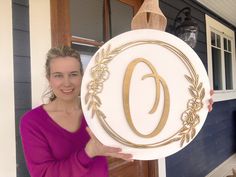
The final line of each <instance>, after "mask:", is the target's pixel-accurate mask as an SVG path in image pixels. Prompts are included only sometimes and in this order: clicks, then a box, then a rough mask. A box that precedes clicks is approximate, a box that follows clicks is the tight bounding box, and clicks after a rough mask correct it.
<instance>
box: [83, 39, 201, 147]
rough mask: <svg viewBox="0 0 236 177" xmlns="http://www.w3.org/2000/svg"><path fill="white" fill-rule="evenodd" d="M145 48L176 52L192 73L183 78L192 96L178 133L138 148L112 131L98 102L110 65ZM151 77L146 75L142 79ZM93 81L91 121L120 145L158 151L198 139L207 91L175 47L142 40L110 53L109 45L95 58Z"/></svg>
mask: <svg viewBox="0 0 236 177" xmlns="http://www.w3.org/2000/svg"><path fill="white" fill-rule="evenodd" d="M146 44H149V45H150V44H153V45H159V46H162V47H164V48H166V49H168V50H169V51H171V52H173V53H174V54H175V55H176V56H177V57H178V58H179V59H180V60H181V61H182V62H183V63H184V65H185V66H186V67H187V69H188V72H189V74H185V76H184V77H185V78H186V79H187V81H188V82H189V83H190V85H189V88H188V91H189V93H190V96H191V98H190V99H189V100H188V102H187V105H186V106H187V109H186V110H185V111H184V112H183V113H182V115H181V117H180V119H181V121H182V127H181V128H180V129H179V130H178V131H177V132H175V133H174V134H173V135H171V136H170V137H168V138H166V139H164V140H161V141H158V142H155V143H150V144H137V143H134V142H131V141H129V140H127V139H125V138H123V137H121V136H120V135H119V134H118V133H116V132H115V131H114V130H113V129H112V127H110V125H109V124H108V123H107V121H106V115H105V114H104V113H103V112H102V111H101V110H100V106H101V105H102V101H101V99H100V98H99V96H98V94H99V93H101V92H102V90H103V83H104V82H105V81H106V80H107V79H109V75H110V73H109V68H108V64H109V62H111V61H112V59H114V57H116V56H117V55H119V54H120V53H122V52H123V51H125V50H127V49H129V48H131V47H135V46H139V45H146ZM150 66H151V65H150ZM150 76H151V75H150ZM150 76H149V75H146V76H144V77H143V78H146V77H150ZM91 77H92V80H91V81H90V82H89V83H88V85H87V94H86V96H85V104H86V105H87V106H88V107H87V108H88V110H91V111H92V117H94V115H96V117H97V118H98V120H99V122H100V124H101V126H102V127H103V129H104V130H105V131H106V132H107V133H108V134H109V135H110V136H111V137H112V138H113V139H114V140H116V141H117V142H119V143H121V144H123V145H126V146H128V147H133V148H156V147H161V146H165V145H168V144H170V143H174V142H180V147H182V146H183V145H184V143H185V142H186V143H188V142H189V141H190V140H191V139H193V138H194V136H195V135H196V126H197V125H198V124H199V123H200V117H199V115H198V111H200V110H201V109H202V108H203V98H204V97H205V89H204V88H203V84H202V82H200V81H199V75H198V74H196V71H195V69H194V67H193V65H192V63H191V62H190V60H189V58H187V57H186V55H184V53H183V52H181V51H180V50H179V49H177V48H176V47H174V46H172V45H171V44H168V43H166V42H163V41H158V40H139V41H133V42H129V43H126V44H123V45H121V46H120V47H117V48H114V49H111V45H110V44H108V46H107V48H106V49H102V50H101V51H100V52H99V53H97V54H96V56H95V65H94V67H92V68H91ZM152 77H153V76H152ZM162 84H163V83H162ZM157 89H158V87H157ZM156 101H157V102H158V99H156ZM156 104H158V103H155V104H154V106H153V109H152V110H151V111H150V112H151V113H152V112H153V111H155V109H156V108H155V107H156V106H155V105H156ZM168 104H169V103H168ZM168 112H169V110H168ZM163 122H164V121H163ZM159 124H160V123H159ZM163 126H165V125H163ZM160 129H161V128H160Z"/></svg>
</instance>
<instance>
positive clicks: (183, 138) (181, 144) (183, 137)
mask: <svg viewBox="0 0 236 177" xmlns="http://www.w3.org/2000/svg"><path fill="white" fill-rule="evenodd" d="M184 141H185V136H182V138H181V141H180V147H182V146H183V144H184Z"/></svg>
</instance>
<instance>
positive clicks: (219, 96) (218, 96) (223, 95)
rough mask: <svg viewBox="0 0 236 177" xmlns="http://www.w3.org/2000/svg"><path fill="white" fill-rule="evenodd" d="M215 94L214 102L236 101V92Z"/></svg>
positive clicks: (217, 92) (218, 92)
mask: <svg viewBox="0 0 236 177" xmlns="http://www.w3.org/2000/svg"><path fill="white" fill-rule="evenodd" d="M214 92H215V93H214V95H213V100H214V102H218V101H227V100H232V99H236V90H230V91H214Z"/></svg>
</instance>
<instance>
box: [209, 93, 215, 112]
mask: <svg viewBox="0 0 236 177" xmlns="http://www.w3.org/2000/svg"><path fill="white" fill-rule="evenodd" d="M213 94H214V90H210V95H211V98H210V99H209V105H208V111H209V112H211V111H212V109H213V103H214V102H213V99H212V95H213Z"/></svg>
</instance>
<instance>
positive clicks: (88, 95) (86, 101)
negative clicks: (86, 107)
mask: <svg viewBox="0 0 236 177" xmlns="http://www.w3.org/2000/svg"><path fill="white" fill-rule="evenodd" d="M89 98H90V93H89V92H88V93H87V94H86V95H85V104H87V103H88V101H89Z"/></svg>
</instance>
